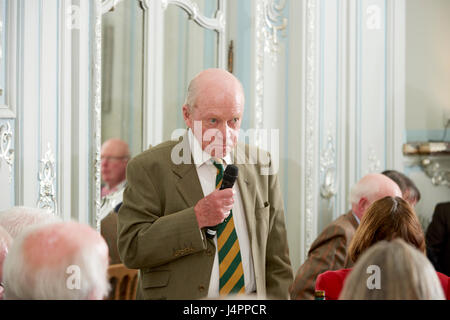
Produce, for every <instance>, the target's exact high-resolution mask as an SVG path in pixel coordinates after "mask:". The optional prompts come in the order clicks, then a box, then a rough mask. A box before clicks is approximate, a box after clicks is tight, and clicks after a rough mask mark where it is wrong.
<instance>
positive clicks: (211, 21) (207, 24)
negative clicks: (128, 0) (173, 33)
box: [115, 0, 226, 32]
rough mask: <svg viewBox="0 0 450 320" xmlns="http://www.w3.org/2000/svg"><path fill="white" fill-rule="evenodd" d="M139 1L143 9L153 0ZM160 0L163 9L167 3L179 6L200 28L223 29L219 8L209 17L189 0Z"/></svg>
mask: <svg viewBox="0 0 450 320" xmlns="http://www.w3.org/2000/svg"><path fill="white" fill-rule="evenodd" d="M115 1H118V0H115ZM119 1H120V0H119ZM140 1H141V6H142V8H143V9H144V10H148V9H149V8H150V2H151V1H155V0H140ZM221 1H223V0H220V1H219V2H221ZM160 2H161V7H162V9H163V11H164V10H166V9H167V7H168V5H169V4H174V5H176V6H178V7H180V8H181V9H183V10H184V11H185V12H186V13H187V14H188V16H189V19H191V20H193V21H194V22H195V23H197V24H198V25H199V26H201V27H202V28H206V29H210V30H216V31H218V32H223V31H224V30H225V26H226V21H225V14H224V13H223V12H222V11H221V10H220V9H219V10H218V11H217V12H216V17H215V18H209V17H206V16H204V15H203V14H201V12H200V9H199V7H198V4H197V3H195V2H194V1H191V0H160Z"/></svg>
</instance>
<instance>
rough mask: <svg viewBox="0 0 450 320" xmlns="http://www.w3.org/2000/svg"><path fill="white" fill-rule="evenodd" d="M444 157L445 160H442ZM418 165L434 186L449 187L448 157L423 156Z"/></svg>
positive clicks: (449, 166)
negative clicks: (432, 157)
mask: <svg viewBox="0 0 450 320" xmlns="http://www.w3.org/2000/svg"><path fill="white" fill-rule="evenodd" d="M444 159H445V160H444ZM420 165H421V167H422V169H423V170H424V172H425V173H426V175H427V176H428V177H429V178H430V179H431V183H432V184H433V185H435V186H447V187H449V188H450V157H448V158H447V157H445V158H443V159H438V158H436V159H431V158H424V159H422V161H421V162H420Z"/></svg>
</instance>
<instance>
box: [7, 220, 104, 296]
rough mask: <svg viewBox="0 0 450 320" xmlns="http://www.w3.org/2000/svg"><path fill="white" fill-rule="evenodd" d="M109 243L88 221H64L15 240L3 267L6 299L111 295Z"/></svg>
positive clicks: (36, 228) (36, 229)
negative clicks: (109, 292) (84, 222)
mask: <svg viewBox="0 0 450 320" xmlns="http://www.w3.org/2000/svg"><path fill="white" fill-rule="evenodd" d="M107 269H108V247H107V246H106V243H105V241H104V240H103V238H102V237H101V236H100V234H99V233H98V232H96V231H95V230H94V229H92V228H91V227H90V226H88V225H84V224H79V223H75V222H60V223H54V224H47V225H41V226H37V227H34V228H30V229H29V230H27V231H26V232H24V233H22V234H21V235H19V236H18V237H17V238H16V239H14V241H13V244H12V246H11V248H10V251H9V253H8V255H7V256H6V260H5V263H4V266H3V283H4V289H5V292H4V298H5V299H26V300H48V299H50V300H59V299H62V300H88V299H102V298H103V297H104V296H106V295H107V294H108V290H109V283H108V276H107Z"/></svg>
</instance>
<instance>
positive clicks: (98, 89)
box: [91, 0, 119, 231]
mask: <svg viewBox="0 0 450 320" xmlns="http://www.w3.org/2000/svg"><path fill="white" fill-rule="evenodd" d="M116 2H119V0H116ZM96 4H97V7H96V11H95V13H96V14H95V22H94V39H95V41H94V48H93V49H94V50H93V62H92V65H93V68H94V72H93V83H94V97H93V99H94V110H93V111H94V117H93V136H94V142H93V149H94V155H93V179H92V182H91V183H92V184H93V188H92V190H93V195H92V196H93V199H94V201H93V202H94V204H93V211H94V214H95V221H94V222H95V224H96V227H97V230H98V231H100V218H99V217H100V213H101V159H100V153H101V151H100V150H101V143H102V142H101V132H102V130H101V126H102V104H101V97H102V83H101V79H102V76H101V71H102V70H101V69H102V14H103V10H101V9H103V8H101V7H100V6H101V5H102V4H101V3H100V1H98V0H97V2H96Z"/></svg>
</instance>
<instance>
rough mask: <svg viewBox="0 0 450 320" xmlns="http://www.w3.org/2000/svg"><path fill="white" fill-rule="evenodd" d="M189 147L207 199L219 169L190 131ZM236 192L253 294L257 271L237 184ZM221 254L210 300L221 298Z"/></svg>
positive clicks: (236, 214)
mask: <svg viewBox="0 0 450 320" xmlns="http://www.w3.org/2000/svg"><path fill="white" fill-rule="evenodd" d="M188 139H189V145H190V148H191V151H192V158H193V160H194V164H195V167H196V169H197V175H198V178H199V180H200V184H201V187H202V190H203V194H204V196H205V197H206V196H207V195H209V194H210V193H211V192H213V191H214V190H215V189H216V175H217V169H216V167H215V166H214V164H213V159H212V157H211V155H209V154H208V153H206V152H204V151H202V149H201V147H200V143H199V142H198V140H197V139H196V138H195V137H194V135H193V134H192V131H191V130H188ZM222 160H223V162H224V169H225V168H226V165H227V164H232V158H231V156H230V154H227V155H226V157H225V158H223V159H222ZM233 190H234V191H235V198H234V205H233V209H232V210H233V220H234V226H235V228H236V234H237V237H238V240H239V246H240V249H241V259H242V267H243V269H244V282H245V293H246V294H251V293H253V292H255V291H256V282H255V271H254V268H253V259H252V255H251V248H250V239H249V237H248V231H247V223H246V220H245V213H244V206H243V204H242V198H241V193H240V191H239V186H238V184H237V183H235V184H234V186H233ZM214 244H215V246H216V248H217V235H216V236H214ZM219 278H220V277H219V254H218V250H216V254H215V257H214V264H213V268H212V272H211V280H210V282H209V289H208V298H217V297H219Z"/></svg>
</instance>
